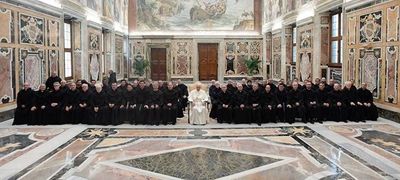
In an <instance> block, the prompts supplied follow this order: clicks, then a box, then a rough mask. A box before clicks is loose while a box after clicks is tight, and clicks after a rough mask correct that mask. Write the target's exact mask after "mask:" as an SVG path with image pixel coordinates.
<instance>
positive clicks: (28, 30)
mask: <svg viewBox="0 0 400 180" xmlns="http://www.w3.org/2000/svg"><path fill="white" fill-rule="evenodd" d="M19 18H20V19H19V20H20V23H19V26H20V42H21V44H37V45H44V19H43V18H38V17H33V16H29V15H25V14H20V16H19Z"/></svg>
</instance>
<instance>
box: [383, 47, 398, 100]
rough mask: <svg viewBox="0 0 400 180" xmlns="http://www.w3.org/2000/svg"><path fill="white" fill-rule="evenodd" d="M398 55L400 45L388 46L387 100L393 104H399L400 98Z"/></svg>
mask: <svg viewBox="0 0 400 180" xmlns="http://www.w3.org/2000/svg"><path fill="white" fill-rule="evenodd" d="M398 57H399V47H398V46H390V47H387V48H386V82H385V84H386V85H385V86H386V89H385V90H386V92H385V101H386V102H389V103H393V104H397V98H398V97H397V93H398V92H397V91H398V61H399V60H398Z"/></svg>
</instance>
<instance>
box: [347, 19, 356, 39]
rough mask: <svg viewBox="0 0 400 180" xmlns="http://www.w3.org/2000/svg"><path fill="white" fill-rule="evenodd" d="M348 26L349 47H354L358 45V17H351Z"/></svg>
mask: <svg viewBox="0 0 400 180" xmlns="http://www.w3.org/2000/svg"><path fill="white" fill-rule="evenodd" d="M347 24H348V28H347V29H348V31H347V39H348V42H347V43H348V44H349V45H354V44H356V30H357V28H356V27H357V18H356V17H350V18H348V20H347Z"/></svg>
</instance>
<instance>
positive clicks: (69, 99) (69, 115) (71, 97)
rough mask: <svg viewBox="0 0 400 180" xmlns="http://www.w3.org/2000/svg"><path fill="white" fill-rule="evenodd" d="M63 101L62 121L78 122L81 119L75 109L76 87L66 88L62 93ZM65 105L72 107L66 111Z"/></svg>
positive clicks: (77, 103)
mask: <svg viewBox="0 0 400 180" xmlns="http://www.w3.org/2000/svg"><path fill="white" fill-rule="evenodd" d="M63 101H64V102H63V107H62V114H63V116H62V118H63V120H62V121H63V123H64V124H65V123H72V124H78V123H79V122H80V121H81V120H82V119H81V117H80V114H78V111H77V110H78V107H79V91H78V90H77V89H76V90H74V91H72V90H68V91H67V92H66V93H65V95H64V98H63ZM66 107H72V109H70V110H69V111H66Z"/></svg>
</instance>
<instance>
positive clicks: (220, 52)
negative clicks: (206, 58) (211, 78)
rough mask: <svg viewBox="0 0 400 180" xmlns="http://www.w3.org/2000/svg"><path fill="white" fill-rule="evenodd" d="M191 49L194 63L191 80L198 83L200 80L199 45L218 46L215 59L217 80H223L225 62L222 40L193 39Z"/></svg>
mask: <svg viewBox="0 0 400 180" xmlns="http://www.w3.org/2000/svg"><path fill="white" fill-rule="evenodd" d="M193 42H194V43H193V45H194V47H193V49H194V51H193V52H194V55H193V57H194V63H193V69H192V70H193V71H192V72H193V75H194V77H193V80H194V81H198V80H199V78H200V71H199V64H200V60H199V44H218V59H217V71H218V72H217V79H216V80H218V81H221V82H222V81H223V80H224V72H225V66H226V65H225V63H226V62H225V61H224V59H225V58H224V44H223V43H224V39H223V38H222V39H193Z"/></svg>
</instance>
